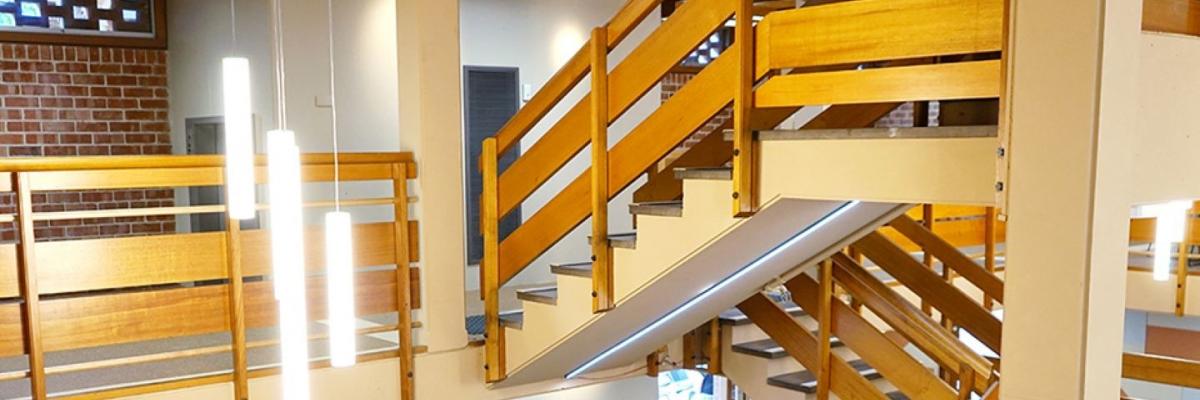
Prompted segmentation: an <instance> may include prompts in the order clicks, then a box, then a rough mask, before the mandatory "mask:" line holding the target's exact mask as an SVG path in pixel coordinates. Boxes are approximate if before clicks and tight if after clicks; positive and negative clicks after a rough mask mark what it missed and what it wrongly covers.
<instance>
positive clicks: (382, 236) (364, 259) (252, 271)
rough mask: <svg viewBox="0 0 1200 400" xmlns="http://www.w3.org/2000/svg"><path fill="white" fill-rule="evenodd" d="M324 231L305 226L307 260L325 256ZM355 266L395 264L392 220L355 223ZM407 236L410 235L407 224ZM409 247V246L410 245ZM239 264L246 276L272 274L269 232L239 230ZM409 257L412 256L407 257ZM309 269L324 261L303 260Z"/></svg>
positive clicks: (319, 266)
mask: <svg viewBox="0 0 1200 400" xmlns="http://www.w3.org/2000/svg"><path fill="white" fill-rule="evenodd" d="M323 232H324V231H323V230H322V228H320V227H308V228H306V229H305V233H304V237H305V238H307V239H305V243H306V246H305V255H304V258H305V259H306V260H324V259H325V243H324V242H325V241H324V240H320V238H321V237H322V236H321V235H323V234H324V233H323ZM353 232H354V233H353V234H354V265H355V266H356V267H368V266H379V265H391V264H397V263H396V256H397V254H396V248H395V232H394V228H393V225H392V223H391V222H377V223H365V224H355V225H354V231H353ZM409 236H410V237H412V229H411V225H410V230H409ZM410 247H411V246H410ZM242 253H243V256H242V265H244V268H245V274H246V276H256V275H270V274H271V232H270V231H269V230H265V229H258V230H252V231H244V232H242ZM410 258H411V257H410ZM305 264H306V265H307V266H308V270H309V271H312V272H316V271H324V270H325V265H324V263H323V262H309V263H305Z"/></svg>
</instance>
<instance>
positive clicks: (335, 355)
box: [325, 0, 399, 368]
mask: <svg viewBox="0 0 1200 400" xmlns="http://www.w3.org/2000/svg"><path fill="white" fill-rule="evenodd" d="M326 7H327V8H328V11H329V110H330V111H329V115H330V122H331V128H330V133H331V136H332V138H333V207H334V211H332V212H329V213H327V214H325V281H326V284H327V285H328V288H327V293H328V294H327V296H326V297H327V299H326V300H327V301H328V303H329V305H328V313H329V358H330V364H331V365H332V366H334V367H335V368H336V367H349V366H352V365H354V363H355V362H356V361H357V360H356V357H357V356H358V344H357V337H356V336H357V326H356V323H355V320H356V317H355V314H354V308H355V307H354V249H353V238H352V235H353V229H352V228H353V221H352V219H351V218H350V213H348V212H345V211H342V193H341V189H342V187H341V170H340V165H339V157H338V156H339V152H338V119H337V79H336V78H337V74H336V72H335V71H336V69H335V66H334V52H333V0H326ZM397 268H399V267H397Z"/></svg>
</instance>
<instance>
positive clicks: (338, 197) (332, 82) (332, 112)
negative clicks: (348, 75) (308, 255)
mask: <svg viewBox="0 0 1200 400" xmlns="http://www.w3.org/2000/svg"><path fill="white" fill-rule="evenodd" d="M325 5H326V7H327V8H329V118H330V120H331V121H332V129H330V132H331V134H332V136H333V209H334V210H335V211H342V190H341V183H342V180H341V179H340V178H341V168H338V161H339V160H338V118H337V74H336V73H335V71H336V69H335V68H334V62H333V0H326V2H325Z"/></svg>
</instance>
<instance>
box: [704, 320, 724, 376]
mask: <svg viewBox="0 0 1200 400" xmlns="http://www.w3.org/2000/svg"><path fill="white" fill-rule="evenodd" d="M721 340H722V337H721V319H719V318H713V319H712V320H710V321H708V373H710V374H713V375H721V374H724V373H725V366H724V362H723V361H722V358H721V347H722V345H723V344H722V343H721Z"/></svg>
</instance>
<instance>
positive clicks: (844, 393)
mask: <svg viewBox="0 0 1200 400" xmlns="http://www.w3.org/2000/svg"><path fill="white" fill-rule="evenodd" d="M738 310H741V311H742V312H743V313H745V314H746V316H747V317H749V318H750V321H752V322H754V324H755V325H758V327H759V329H762V330H763V332H766V333H767V335H768V336H770V337H771V339H773V340H775V342H776V343H778V344H779V346H780V347H783V349H784V350H786V351H787V353H788V355H790V356H792V358H794V359H796V361H797V362H799V363H800V364H801V365H803V366H804V368H806V369H808V370H817V366H818V365H819V362H820V360H819V359H818V354H817V338H815V337H813V335H812V333H809V332H808V330H807V329H805V328H804V326H803V325H800V323H799V322H796V320H794V319H792V316H791V315H790V314H788V313H787V311H784V310H783V309H782V308H779V305H777V304H775V302H773V301H771V299H770V298H767V296H766V295H763V294H762V293H757V294H755V295H753V296H751V297H750V298H749V299H746V300H745V301H743V302H742V303H741V304H739V305H738ZM830 358H831V363H832V366H831V368H830V374H831V379H830V380H831V382H832V391H833V393H834V394H837V396H838V397H839V398H843V399H875V400H884V399H886V398H887V397H886V396H885V395H884V394H883V392H881V391H879V389H878V388H876V387H875V385H874V384H872V383H871V382H869V381H867V379H866V378H864V377H863V376H862V375H860V374H859V373H858V371H856V370H854V368H852V367H850V364H848V363H846V361H845V360H843V359H842V358H841V357H840V356H838V355H832V356H830Z"/></svg>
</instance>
